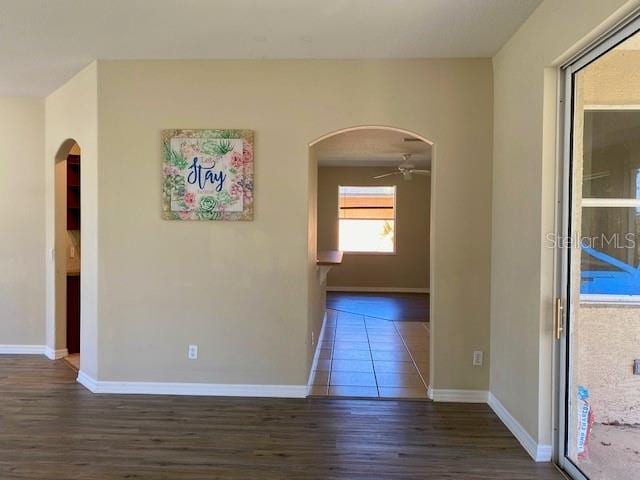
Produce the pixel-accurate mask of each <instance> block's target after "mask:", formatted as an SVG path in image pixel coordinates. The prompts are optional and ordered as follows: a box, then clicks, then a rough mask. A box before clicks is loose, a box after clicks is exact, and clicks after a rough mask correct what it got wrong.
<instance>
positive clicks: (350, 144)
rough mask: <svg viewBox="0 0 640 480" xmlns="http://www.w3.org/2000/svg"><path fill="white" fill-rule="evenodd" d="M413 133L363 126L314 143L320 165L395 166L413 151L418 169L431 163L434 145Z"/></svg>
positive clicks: (413, 161)
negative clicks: (419, 139)
mask: <svg viewBox="0 0 640 480" xmlns="http://www.w3.org/2000/svg"><path fill="white" fill-rule="evenodd" d="M413 138H414V137H412V136H411V135H407V134H404V133H401V132H396V131H393V130H384V129H373V128H372V129H363V130H354V131H350V132H346V133H341V134H338V135H334V136H332V137H329V138H327V139H325V140H322V141H321V142H319V143H317V144H316V145H314V147H313V148H314V149H315V153H316V155H317V158H318V165H319V166H321V167H395V166H397V165H398V164H400V162H401V161H402V154H404V153H411V154H412V155H411V163H412V164H413V165H415V166H416V167H419V168H429V167H430V165H431V145H429V144H428V143H425V142H422V141H417V142H416V141H406V140H405V139H413Z"/></svg>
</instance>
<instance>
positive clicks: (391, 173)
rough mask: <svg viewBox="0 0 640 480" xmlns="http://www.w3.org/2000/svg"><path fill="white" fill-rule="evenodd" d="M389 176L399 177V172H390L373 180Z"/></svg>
mask: <svg viewBox="0 0 640 480" xmlns="http://www.w3.org/2000/svg"><path fill="white" fill-rule="evenodd" d="M391 175H400V172H390V173H383V174H382V175H377V176H375V177H373V178H375V179H377V178H384V177H389V176H391Z"/></svg>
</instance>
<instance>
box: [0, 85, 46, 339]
mask: <svg viewBox="0 0 640 480" xmlns="http://www.w3.org/2000/svg"><path fill="white" fill-rule="evenodd" d="M43 153H44V101H43V100H42V99H36V98H0V218H2V232H1V235H0V272H2V273H0V305H1V309H0V345H44V344H45V322H44V317H45V301H44V298H45V294H44V292H45V282H44V277H45V247H44V228H45V226H44V225H45V216H44V209H43V205H44V173H43V171H42V155H43Z"/></svg>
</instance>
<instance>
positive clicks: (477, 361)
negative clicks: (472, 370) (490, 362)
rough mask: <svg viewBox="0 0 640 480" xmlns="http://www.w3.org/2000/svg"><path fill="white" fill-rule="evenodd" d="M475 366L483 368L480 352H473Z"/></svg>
mask: <svg viewBox="0 0 640 480" xmlns="http://www.w3.org/2000/svg"><path fill="white" fill-rule="evenodd" d="M473 366H474V367H480V366H482V352H481V351H480V350H476V351H475V352H473Z"/></svg>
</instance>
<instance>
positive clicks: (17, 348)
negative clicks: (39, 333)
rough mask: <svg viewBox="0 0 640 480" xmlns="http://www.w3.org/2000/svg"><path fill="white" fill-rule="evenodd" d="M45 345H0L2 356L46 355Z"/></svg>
mask: <svg viewBox="0 0 640 480" xmlns="http://www.w3.org/2000/svg"><path fill="white" fill-rule="evenodd" d="M45 348H46V347H45V345H0V355H44V354H45Z"/></svg>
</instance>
